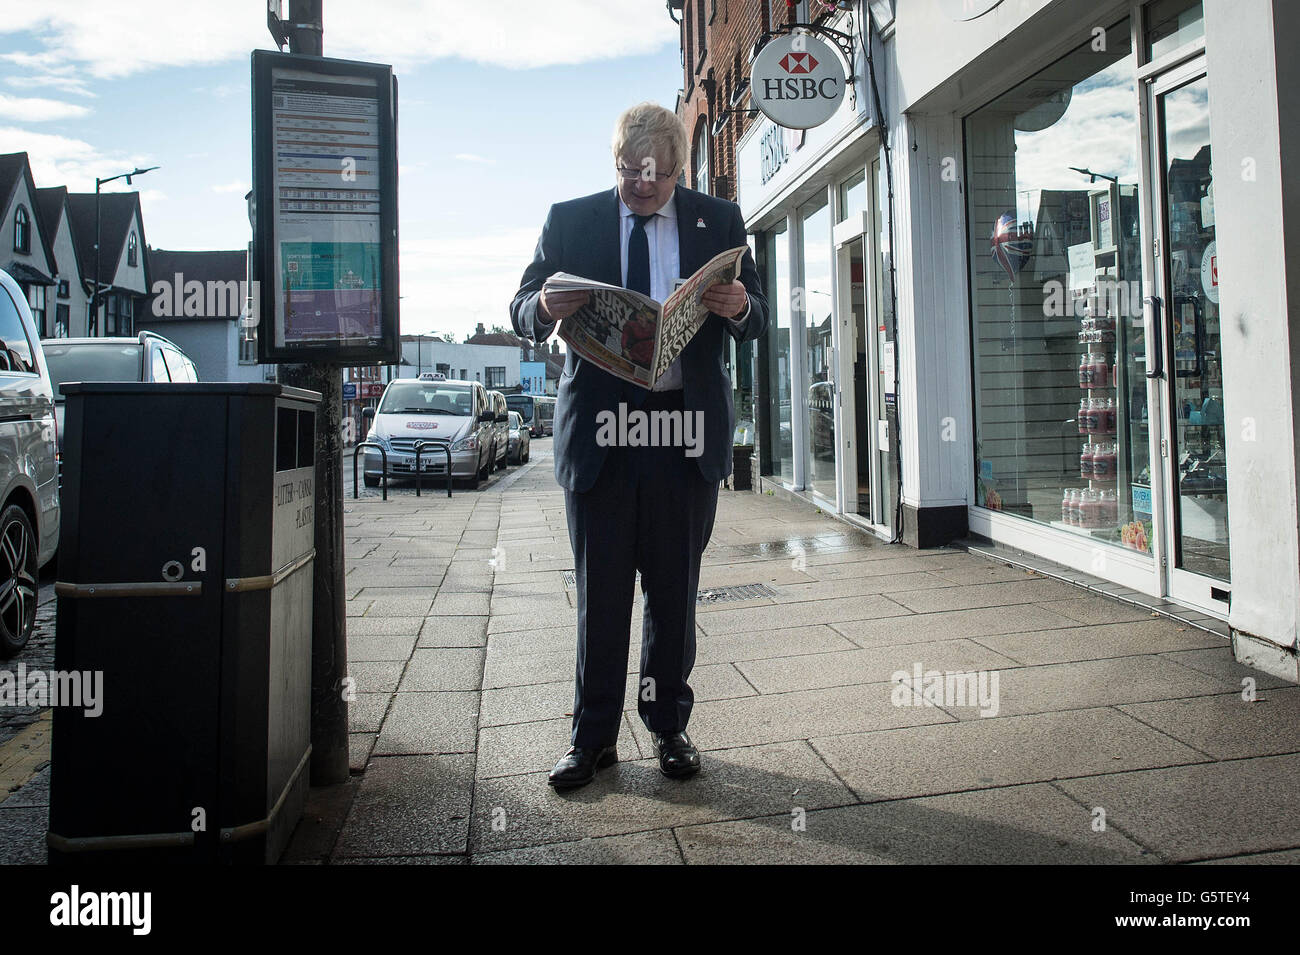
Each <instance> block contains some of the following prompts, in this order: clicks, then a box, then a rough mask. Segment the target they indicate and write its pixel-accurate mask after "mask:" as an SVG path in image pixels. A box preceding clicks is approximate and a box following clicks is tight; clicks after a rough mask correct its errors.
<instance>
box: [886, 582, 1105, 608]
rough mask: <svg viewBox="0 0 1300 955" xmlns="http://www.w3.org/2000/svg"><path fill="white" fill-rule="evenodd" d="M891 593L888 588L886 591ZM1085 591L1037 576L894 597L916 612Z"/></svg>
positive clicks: (1053, 597)
mask: <svg viewBox="0 0 1300 955" xmlns="http://www.w3.org/2000/svg"><path fill="white" fill-rule="evenodd" d="M884 592H885V594H886V595H891V594H890V591H889V590H885V591H884ZM1082 593H1083V591H1081V590H1080V589H1079V588H1078V587H1075V586H1073V585H1071V584H1066V583H1061V582H1060V581H1056V580H1047V579H1046V578H1037V579H1033V580H1019V581H1015V582H1014V583H989V584H970V585H967V586H960V585H953V586H950V587H942V588H938V587H935V588H929V589H925V590H909V591H904V592H901V593H897V594H893V595H892V596H893V599H894V600H895V601H897V602H898V603H900V604H902V605H903V606H904V607H906V608H907V609H908V610H912V611H914V612H916V613H938V612H940V611H944V610H973V609H975V608H977V607H1006V606H1008V605H1013V604H1030V603H1042V602H1043V601H1046V600H1053V601H1060V600H1077V599H1079V598H1080V595H1081V594H1082Z"/></svg>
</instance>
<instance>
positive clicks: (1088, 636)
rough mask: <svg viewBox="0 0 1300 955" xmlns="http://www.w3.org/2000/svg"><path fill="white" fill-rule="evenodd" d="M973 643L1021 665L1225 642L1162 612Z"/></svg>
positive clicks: (1205, 646)
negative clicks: (1144, 618) (1133, 618)
mask: <svg viewBox="0 0 1300 955" xmlns="http://www.w3.org/2000/svg"><path fill="white" fill-rule="evenodd" d="M975 639H976V642H977V643H980V644H982V645H984V646H986V647H988V648H989V649H991V650H996V651H997V652H998V653H1001V654H1002V655H1004V656H1007V657H1010V658H1011V659H1013V660H1016V661H1018V662H1020V663H1024V664H1040V663H1066V662H1070V661H1074V660H1101V659H1105V658H1107V657H1123V656H1130V655H1136V654H1152V653H1162V654H1168V653H1171V652H1174V651H1179V650H1192V649H1214V648H1215V647H1224V648H1226V647H1227V642H1226V641H1225V640H1224V639H1223V638H1222V637H1220V636H1219V635H1218V634H1213V633H1207V632H1206V631H1204V630H1198V629H1197V628H1195V627H1188V626H1185V625H1182V624H1178V623H1175V622H1174V621H1172V620H1169V619H1168V618H1166V617H1158V618H1156V619H1154V620H1152V619H1147V620H1136V621H1132V622H1130V623H1110V624H1101V625H1099V626H1091V627H1087V626H1076V627H1072V628H1071V629H1068V630H1059V629H1058V630H1041V631H1034V632H1021V633H1009V634H990V635H988V636H980V637H976V638H975Z"/></svg>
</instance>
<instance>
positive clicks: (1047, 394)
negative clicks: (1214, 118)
mask: <svg viewBox="0 0 1300 955" xmlns="http://www.w3.org/2000/svg"><path fill="white" fill-rule="evenodd" d="M1105 39H1106V43H1105V45H1104V48H1103V49H1102V50H1098V49H1095V47H1098V46H1101V44H1094V43H1092V42H1089V43H1085V44H1083V45H1081V46H1080V47H1078V48H1077V49H1076V50H1075V51H1074V52H1072V53H1070V54H1068V55H1066V56H1065V57H1063V58H1062V59H1060V60H1058V61H1057V62H1056V63H1054V64H1053V65H1051V66H1049V67H1047V68H1046V69H1044V70H1043V71H1041V72H1040V73H1039V74H1038V75H1036V76H1034V77H1032V78H1030V79H1028V80H1026V81H1025V82H1023V83H1021V84H1020V85H1019V86H1017V87H1015V88H1014V89H1012V90H1011V91H1009V92H1008V93H1006V94H1005V95H1003V96H1000V97H998V98H997V99H996V100H994V101H993V102H991V103H989V104H988V105H987V106H984V107H983V108H981V109H980V110H978V111H976V112H975V113H972V114H971V115H969V116H968V117H966V120H965V150H966V175H967V180H968V183H969V189H968V191H967V221H968V223H969V236H968V239H969V243H970V251H969V262H970V288H971V326H972V343H973V345H972V353H973V362H974V385H975V388H974V391H975V462H974V464H975V474H974V481H973V483H974V486H975V493H976V498H975V504H976V505H978V506H981V507H986V508H990V509H994V510H1001V511H1006V512H1009V513H1014V514H1017V515H1020V516H1022V517H1025V518H1030V519H1032V520H1034V521H1039V522H1042V523H1051V524H1054V525H1056V526H1058V527H1060V528H1062V529H1064V530H1068V531H1072V532H1074V533H1078V534H1081V535H1086V536H1089V537H1091V538H1092V539H1094V540H1097V541H1105V542H1109V543H1115V544H1121V543H1123V544H1127V545H1128V546H1133V545H1132V543H1131V541H1132V540H1134V539H1138V538H1140V539H1141V540H1142V541H1143V542H1144V543H1143V547H1140V548H1136V549H1141V550H1145V548H1146V544H1145V542H1146V541H1149V540H1150V533H1149V530H1150V524H1149V522H1150V517H1151V515H1150V511H1149V508H1150V503H1149V501H1150V494H1149V488H1150V468H1149V455H1148V430H1147V429H1148V422H1147V407H1146V379H1145V376H1144V371H1145V368H1146V365H1145V360H1146V352H1145V341H1144V336H1143V328H1144V325H1143V307H1142V291H1141V290H1142V272H1141V255H1140V249H1139V239H1138V216H1139V203H1138V194H1137V182H1138V171H1139V155H1138V143H1139V137H1138V117H1137V94H1136V82H1135V78H1134V75H1133V64H1132V59H1131V53H1132V44H1131V41H1130V33H1129V23H1128V21H1124V22H1122V23H1120V24H1118V25H1116V26H1115V27H1112V28H1111V29H1110V30H1109V31H1107V34H1106V37H1105ZM1144 504H1145V507H1146V508H1147V509H1148V510H1147V511H1146V512H1142V511H1141V508H1142V506H1143V505H1144ZM1144 522H1145V524H1146V526H1145V528H1144V533H1142V534H1140V535H1138V534H1136V533H1135V528H1136V526H1137V525H1139V524H1142V523H1144Z"/></svg>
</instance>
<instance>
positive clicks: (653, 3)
mask: <svg viewBox="0 0 1300 955" xmlns="http://www.w3.org/2000/svg"><path fill="white" fill-rule="evenodd" d="M286 6H287V4H286ZM5 7H6V9H5V14H4V16H3V17H0V153H10V152H23V151H25V152H27V153H28V156H29V159H30V162H31V166H32V176H33V179H34V180H35V182H36V186H37V187H38V188H44V187H46V186H56V185H66V186H67V187H68V188H69V190H70V191H73V192H93V191H94V188H95V177H96V176H98V177H101V178H102V177H106V176H112V175H116V174H118V173H121V172H126V171H129V170H130V169H132V168H134V167H135V166H141V167H143V166H155V165H156V166H159V167H160V168H159V169H157V170H156V171H154V172H150V173H148V174H146V175H144V176H141V177H138V178H137V179H136V180H135V181H134V185H133V186H132V187H130V188H136V189H138V190H139V191H140V197H141V204H142V207H143V211H144V231H145V237H146V240H147V241H148V243H149V245H151V246H152V247H154V248H159V249H186V250H189V249H240V248H244V247H245V246H246V245H247V243H248V241H249V237H250V228H249V224H248V212H247V205H246V203H245V200H244V195H245V193H247V191H248V190H249V188H250V186H251V182H252V173H251V169H250V164H251V160H250V153H251V143H250V137H251V117H250V89H249V69H250V68H249V53H250V51H251V50H253V49H265V50H274V49H275V43H274V41H273V40H272V39H271V35H270V33H269V31H268V30H267V28H266V9H267V4H266V2H265V0H204V2H199V0H170V2H168V3H165V4H156V3H155V4H144V3H140V2H138V0H133V2H127V0H43V2H42V3H40V4H35V3H27V4H23V3H20V2H18V0H9V2H6V4H5ZM324 20H325V33H324V37H325V54H326V55H327V56H333V57H341V58H345V59H357V60H369V61H372V62H380V63H390V64H392V65H393V67H394V72H395V73H396V75H397V78H398V88H399V95H398V110H399V112H398V183H399V185H398V194H399V226H398V228H399V237H400V245H399V259H400V275H401V278H400V281H401V295H402V300H401V323H402V332H403V334H416V333H426V334H427V333H442V334H445V335H451V336H453V337H455V338H456V339H457V340H460V339H462V338H463V337H464V335H465V334H466V333H468V332H472V331H473V330H474V328H475V325H476V324H477V323H478V322H482V323H483V324H484V325H485V326H486V327H488V328H491V327H492V326H493V325H501V326H504V327H507V328H508V327H509V325H510V316H509V313H508V311H507V306H508V304H509V301H510V298H511V297H512V296H513V294H514V292H515V290H516V289H517V288H518V285H519V278H520V275H521V274H522V272H523V270H524V267H525V266H526V265H527V264H528V262H529V260H530V259H531V258H532V253H533V248H534V246H535V245H536V243H537V237H538V233H539V232H540V230H541V225H542V222H543V221H544V220H545V218H546V211H547V209H548V208H549V206H550V204H551V203H553V202H558V201H560V200H562V199H569V198H573V197H575V196H581V195H586V194H588V193H592V192H596V191H599V190H601V189H605V188H608V187H610V186H612V185H613V176H614V173H613V160H612V158H611V154H610V148H609V143H610V137H611V133H612V130H613V125H614V121H615V119H616V118H617V116H618V114H619V112H620V111H622V110H623V109H624V108H626V107H627V106H630V105H632V104H633V103H636V102H640V101H642V100H653V101H655V102H658V103H660V104H662V105H664V106H666V107H667V108H669V109H672V108H673V106H674V103H675V99H676V96H677V92H678V90H679V88H680V87H681V82H682V68H681V59H680V51H679V48H678V28H677V25H676V24H674V23H673V21H672V20H671V19H670V18H669V16H668V12H667V10H666V9H665V6H664V4H663V3H662V2H658V0H548V2H538V0H498V2H495V3H464V2H453V0H384V2H382V3H377V2H373V0H325V16H324ZM104 188H105V189H106V190H112V189H126V188H128V187H127V186H125V184H124V183H123V182H122V181H120V180H119V181H118V182H116V183H113V184H111V185H109V186H105V187H104Z"/></svg>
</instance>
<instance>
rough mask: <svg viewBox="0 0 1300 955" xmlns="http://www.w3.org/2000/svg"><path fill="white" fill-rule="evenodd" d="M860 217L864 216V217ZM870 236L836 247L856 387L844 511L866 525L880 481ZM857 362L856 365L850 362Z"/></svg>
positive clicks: (848, 421) (847, 422)
mask: <svg viewBox="0 0 1300 955" xmlns="http://www.w3.org/2000/svg"><path fill="white" fill-rule="evenodd" d="M859 218H860V216H859ZM866 246H867V242H866V236H864V235H859V236H857V237H856V238H853V239H850V240H849V241H847V242H845V243H843V244H841V245H840V246H839V248H838V249H836V252H835V254H836V258H837V259H838V261H837V263H836V265H837V269H838V273H839V275H840V276H842V277H843V278H842V280H841V284H840V314H841V315H844V316H846V321H845V322H844V325H843V329H842V331H843V334H842V336H841V339H840V347H841V349H842V350H843V351H844V352H845V358H846V364H845V367H844V374H845V377H849V376H851V387H849V388H845V389H844V403H843V404H844V407H843V422H844V431H845V436H846V439H847V446H846V447H845V449H844V451H843V460H844V462H845V465H846V466H845V468H844V481H845V490H844V512H845V513H846V514H857V515H858V516H860V517H861V518H863V519H864V520H866V521H869V522H872V523H876V521H877V514H876V513H875V510H874V509H873V508H872V501H873V499H874V494H873V493H872V484H873V482H874V481H875V479H876V475H875V470H876V469H875V468H874V467H873V466H872V462H871V458H872V448H874V447H875V441H873V440H872V434H871V429H872V427H873V424H872V422H873V421H874V420H875V413H874V410H873V408H874V402H873V400H872V398H873V396H872V392H871V384H872V382H873V381H874V378H875V376H874V375H873V374H872V355H871V348H870V345H871V335H872V331H873V329H872V326H871V321H870V318H871V316H870V314H869V313H868V309H867V287H866V281H865V280H866V274H865V272H864V271H863V270H864V267H865V264H866ZM850 362H851V364H850Z"/></svg>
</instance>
